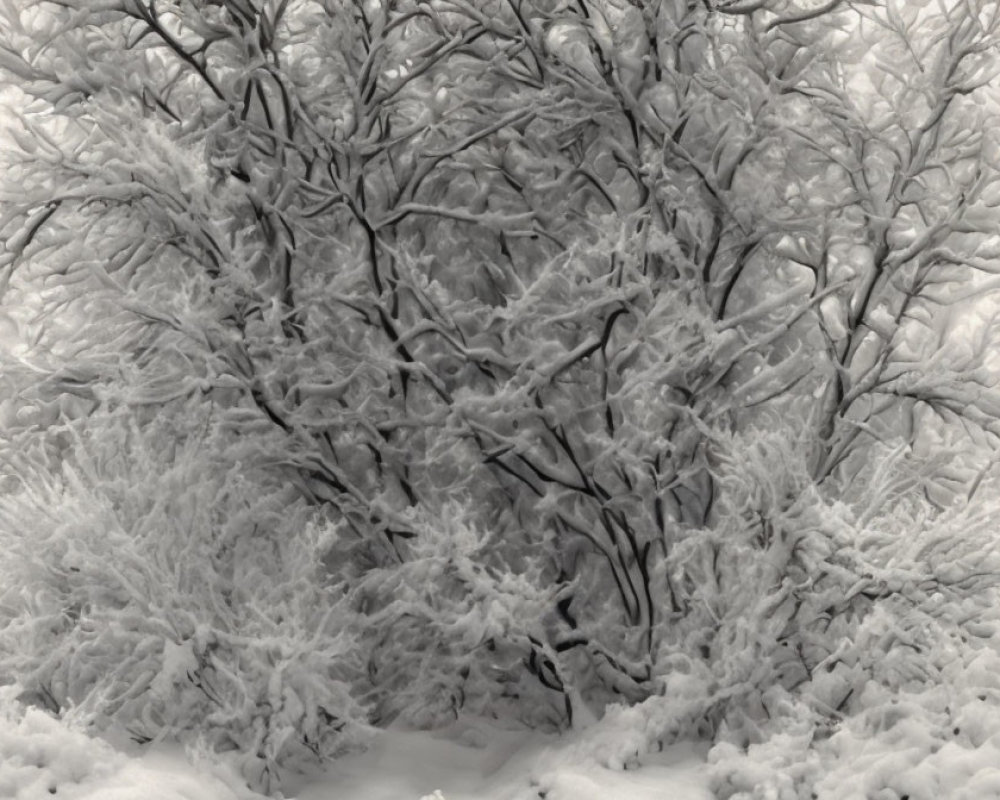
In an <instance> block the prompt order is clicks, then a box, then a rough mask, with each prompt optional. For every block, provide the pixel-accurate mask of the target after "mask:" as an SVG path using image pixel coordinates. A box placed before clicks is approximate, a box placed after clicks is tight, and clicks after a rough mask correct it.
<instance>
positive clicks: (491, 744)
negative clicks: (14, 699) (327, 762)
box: [0, 709, 711, 800]
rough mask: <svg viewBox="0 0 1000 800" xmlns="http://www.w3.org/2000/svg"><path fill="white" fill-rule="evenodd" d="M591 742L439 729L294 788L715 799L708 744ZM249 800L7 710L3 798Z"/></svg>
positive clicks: (217, 779) (385, 798) (482, 728)
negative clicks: (622, 754) (618, 760)
mask: <svg viewBox="0 0 1000 800" xmlns="http://www.w3.org/2000/svg"><path fill="white" fill-rule="evenodd" d="M592 744H593V743H592V742H589V741H584V740H583V739H581V738H580V736H579V735H570V736H566V737H561V738H559V737H553V736H546V735H542V734H533V733H526V732H524V731H509V730H501V729H498V728H496V727H495V726H492V725H489V724H486V723H482V722H464V723H462V724H460V725H456V726H454V727H453V728H451V729H449V730H446V731H441V732H438V733H436V734H434V733H424V732H408V731H396V730H391V731H387V732H385V733H384V734H382V735H380V736H378V737H377V738H376V739H375V740H374V741H373V742H372V744H371V747H370V748H369V749H368V750H366V751H365V752H363V753H357V754H354V755H348V756H345V757H344V758H342V759H339V760H338V761H336V762H335V763H333V764H332V765H331V766H330V767H329V768H328V769H327V770H326V771H325V772H324V773H322V774H321V775H318V776H314V777H312V778H311V779H302V780H301V781H300V783H299V785H298V786H294V785H293V786H287V787H286V797H288V798H296V799H297V800H334V799H336V800H537V799H538V798H540V797H544V798H545V800H654V798H655V800H663V798H670V800H709V798H711V793H710V792H709V789H708V767H707V765H706V763H705V749H706V748H705V747H704V746H702V745H693V744H681V745H677V746H674V747H671V748H668V749H667V750H666V751H665V752H663V753H657V754H654V755H650V756H647V757H646V758H644V759H643V760H642V763H641V764H634V765H633V768H632V769H628V770H612V769H608V768H606V767H603V766H601V765H599V764H598V763H597V762H596V761H595V760H594V754H593V752H592ZM52 796H55V797H57V798H66V799H68V800H249V798H251V797H256V795H252V794H251V793H250V792H249V791H248V790H244V789H241V788H240V787H239V785H238V781H236V779H235V778H233V777H232V775H231V774H228V773H226V772H225V771H224V770H223V769H222V768H218V769H209V768H208V767H205V766H193V765H191V764H190V763H188V762H187V761H186V760H185V759H184V757H183V756H182V755H181V754H179V753H177V752H171V751H169V750H164V749H162V748H161V749H154V751H153V752H152V753H149V754H146V755H143V756H141V757H132V756H129V755H127V754H126V753H124V752H122V751H120V750H116V749H115V748H113V747H112V746H111V745H109V744H107V743H106V742H104V741H101V740H99V739H95V738H91V737H89V736H87V735H86V734H85V733H83V732H81V731H78V730H75V729H73V728H72V727H71V726H68V725H67V724H65V723H64V722H61V721H59V720H56V719H54V718H52V717H50V716H49V715H48V714H45V713H44V712H42V711H38V710H34V709H29V710H27V711H26V712H24V714H23V715H20V714H14V713H8V714H6V715H3V714H0V798H4V800H42V798H49V797H52Z"/></svg>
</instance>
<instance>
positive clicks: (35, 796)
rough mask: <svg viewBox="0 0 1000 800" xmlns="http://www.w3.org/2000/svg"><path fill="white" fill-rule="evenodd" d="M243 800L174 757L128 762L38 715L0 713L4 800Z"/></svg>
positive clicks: (79, 733)
mask: <svg viewBox="0 0 1000 800" xmlns="http://www.w3.org/2000/svg"><path fill="white" fill-rule="evenodd" d="M53 796H55V797H58V798H63V800H246V798H247V797H248V796H252V795H246V794H239V795H238V794H236V793H235V792H234V791H233V790H232V789H230V788H228V787H227V786H226V785H225V784H224V783H223V782H222V781H221V780H219V779H218V778H216V777H215V776H213V775H209V774H206V773H204V772H203V771H202V770H200V769H198V768H196V767H193V766H192V765H190V764H188V763H187V761H186V760H185V759H184V757H183V756H182V755H180V754H177V755H167V754H154V755H150V756H147V757H143V758H141V759H136V758H129V757H128V756H127V755H125V754H124V753H121V752H119V751H117V750H115V749H114V748H113V747H112V746H111V745H110V744H108V743H106V742H104V741H102V740H100V739H95V738H92V737H90V736H88V735H87V734H86V733H84V732H83V731H81V730H77V729H75V728H74V727H72V726H71V725H69V724H67V723H66V722H64V721H62V720H58V719H56V718H54V717H52V716H50V715H49V714H46V713H45V712H43V711H39V710H38V709H33V708H28V709H24V710H23V711H15V710H13V708H8V709H5V710H4V712H3V713H0V797H2V798H4V799H5V800H42V798H50V797H53Z"/></svg>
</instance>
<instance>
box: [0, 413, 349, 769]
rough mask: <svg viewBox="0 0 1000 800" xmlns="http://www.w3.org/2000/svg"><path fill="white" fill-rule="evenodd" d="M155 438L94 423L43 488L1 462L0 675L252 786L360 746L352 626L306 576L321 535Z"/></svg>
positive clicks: (110, 420)
mask: <svg viewBox="0 0 1000 800" xmlns="http://www.w3.org/2000/svg"><path fill="white" fill-rule="evenodd" d="M169 428H170V426H168V425H167V424H166V422H159V423H158V422H156V421H152V422H150V423H149V424H148V426H147V427H145V428H144V429H143V430H141V431H140V430H139V429H138V428H136V427H135V426H133V425H131V424H130V423H129V421H128V417H127V416H123V414H121V413H109V414H108V415H106V416H103V417H102V416H98V417H95V418H91V419H90V420H88V422H87V424H86V425H84V426H67V427H65V428H63V429H62V430H60V431H58V435H60V436H63V437H68V438H69V439H70V440H72V442H73V444H72V447H71V449H70V451H69V454H68V456H67V458H66V460H65V462H64V463H63V464H62V467H61V469H60V470H59V471H58V472H55V473H53V472H51V471H50V470H49V468H48V464H45V463H37V462H33V461H32V460H31V458H30V457H29V456H30V454H31V451H30V448H29V449H28V451H27V452H26V453H25V454H24V455H22V457H20V458H17V459H16V461H15V463H16V464H17V465H18V466H19V467H20V473H19V478H20V484H21V485H20V488H19V489H18V490H16V491H13V492H11V493H9V494H5V495H3V496H0V573H2V574H4V575H17V576H18V582H16V583H8V584H7V585H5V587H4V589H3V591H2V595H0V674H2V675H4V676H6V678H7V680H11V679H14V680H16V681H17V685H18V686H19V687H20V689H21V690H22V698H23V699H26V700H29V701H31V702H33V703H35V704H37V705H41V706H43V707H45V708H47V709H49V710H50V711H52V712H59V713H71V714H73V715H75V716H78V717H82V718H89V719H91V720H95V721H97V722H98V723H99V724H100V725H106V724H110V723H114V724H117V725H119V726H122V727H124V728H125V729H127V730H128V732H129V733H130V734H131V735H132V736H133V737H134V738H135V739H137V740H140V741H147V740H150V739H159V738H163V737H167V736H179V737H180V738H182V739H188V740H192V739H194V738H197V737H201V738H204V739H206V740H207V741H208V742H209V743H210V744H211V746H212V747H213V748H214V749H216V750H219V751H235V752H236V753H238V754H239V757H240V760H241V762H242V767H243V769H244V772H245V774H246V776H247V778H248V779H249V780H251V781H253V782H255V783H257V784H260V785H265V786H267V785H269V784H270V783H271V781H272V780H273V778H274V775H273V773H274V771H275V770H276V769H277V766H278V765H279V764H280V765H283V766H284V765H287V766H294V765H295V764H297V763H301V762H302V761H303V759H305V758H310V757H311V758H315V757H320V758H322V757H327V756H330V755H333V754H336V753H338V752H340V751H342V750H343V749H345V748H348V747H350V746H352V745H354V744H355V743H356V742H358V740H359V736H360V735H361V734H362V732H363V730H364V723H365V719H366V713H365V709H364V708H363V706H362V705H361V704H359V702H358V701H356V700H355V699H354V696H353V694H352V690H351V685H352V682H353V681H354V680H356V678H357V676H358V674H359V671H360V669H361V665H362V662H361V659H360V656H359V650H358V644H357V642H356V638H355V633H354V629H353V627H352V625H351V621H352V620H353V619H354V617H353V615H352V614H350V613H349V612H348V611H347V609H346V605H345V602H344V600H343V597H342V592H340V591H339V590H338V589H337V588H336V587H335V586H333V584H332V583H331V582H330V581H328V580H327V576H326V574H325V569H324V567H323V563H324V562H323V557H324V555H325V553H326V552H327V550H328V548H329V546H330V541H331V538H332V537H333V536H334V534H333V531H332V528H331V526H330V525H329V524H328V523H325V522H323V520H322V519H321V518H319V517H317V515H316V514H315V513H314V511H313V510H312V509H309V508H308V507H307V506H306V505H305V504H304V503H303V502H302V501H301V500H299V499H296V498H295V497H294V496H293V495H292V494H291V493H289V492H288V491H286V490H283V489H281V488H280V487H279V486H276V485H271V484H266V483H265V484H255V483H254V482H253V481H254V476H253V475H248V474H247V472H246V470H244V469H242V468H241V467H240V466H239V465H234V466H229V467H228V468H227V467H220V465H219V464H218V463H216V462H213V461H212V460H211V459H206V458H205V457H204V454H203V452H202V447H204V446H205V442H204V441H203V440H201V439H199V438H198V437H196V436H192V437H191V438H188V439H184V438H177V433H178V432H177V431H176V430H173V429H169ZM168 429H169V430H168ZM49 433H50V435H51V434H52V433H53V432H52V431H50V432H49ZM168 434H169V435H168Z"/></svg>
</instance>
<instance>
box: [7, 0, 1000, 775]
mask: <svg viewBox="0 0 1000 800" xmlns="http://www.w3.org/2000/svg"><path fill="white" fill-rule="evenodd" d="M3 18H4V22H5V29H4V33H2V34H0V67H2V68H3V69H4V70H5V71H6V74H7V75H8V78H9V80H10V82H11V84H12V85H13V86H16V87H17V91H18V92H19V93H18V95H17V98H18V99H17V102H19V103H20V104H21V105H22V113H21V114H20V115H18V119H17V121H16V123H15V124H13V125H12V126H11V128H10V132H9V135H10V136H11V137H12V138H13V140H14V141H16V144H17V146H16V147H15V148H13V149H12V151H11V153H10V155H9V156H8V159H7V160H8V162H9V164H8V166H7V168H6V175H5V178H4V187H5V188H4V195H3V198H4V206H3V210H4V213H3V216H2V218H0V231H2V234H3V237H4V241H5V253H4V255H3V257H2V263H3V265H4V266H3V270H4V272H3V276H4V282H5V285H6V287H7V298H8V301H7V302H8V307H9V308H10V309H11V311H10V313H11V315H12V317H13V319H14V320H15V321H17V322H18V324H19V325H20V327H21V329H22V331H24V336H25V337H26V339H25V342H26V343H25V344H23V345H21V346H20V347H19V348H12V349H11V350H10V353H9V357H10V359H9V360H11V361H14V360H19V361H20V362H21V363H22V364H23V365H25V367H26V369H27V371H26V372H25V374H23V375H20V376H14V377H12V378H11V380H12V381H14V382H15V383H16V387H17V394H16V397H15V399H13V400H11V401H9V407H8V409H7V410H8V412H9V413H8V424H7V436H8V439H9V441H10V445H9V447H8V448H7V450H8V452H9V453H10V454H11V455H10V456H9V460H10V463H11V464H12V465H13V469H12V470H11V477H9V478H8V481H9V483H8V488H9V490H10V491H9V493H8V494H7V495H5V497H4V498H2V502H0V519H2V525H3V534H2V535H3V541H4V543H5V544H4V549H5V550H6V551H8V552H7V553H6V554H5V555H4V556H3V558H4V559H5V560H8V561H10V563H11V564H12V565H13V566H9V567H8V568H9V569H16V570H18V571H19V574H21V575H23V576H24V577H25V578H26V580H25V581H24V585H23V586H19V587H14V588H13V589H11V590H9V591H8V592H7V594H5V595H4V601H3V605H2V606H0V611H2V613H3V616H4V622H5V623H6V627H5V628H4V629H3V634H2V637H3V638H2V642H3V645H2V650H0V654H2V656H3V659H4V664H5V671H6V672H8V673H9V674H16V675H17V676H18V679H19V681H20V682H21V683H22V684H23V687H24V690H25V697H27V698H31V699H34V700H35V701H37V702H43V703H45V704H47V705H49V706H50V707H52V708H53V709H55V710H59V709H66V708H69V707H70V706H74V705H77V706H82V707H83V708H85V709H86V710H87V713H89V714H93V715H98V716H101V715H103V716H104V717H108V718H112V719H115V720H117V721H118V722H120V723H123V724H125V725H126V726H127V727H129V729H130V730H132V731H133V733H134V735H136V736H137V737H140V738H151V737H155V736H159V735H167V734H169V733H173V732H176V731H179V730H183V729H186V728H192V729H195V730H198V731H201V732H205V731H209V732H211V734H210V736H211V739H212V742H213V744H214V745H215V746H216V747H218V748H220V749H227V748H233V749H237V750H239V751H242V752H244V753H246V754H248V756H249V760H248V761H247V765H248V766H247V769H248V770H257V769H263V770H265V773H264V774H265V775H273V770H274V768H275V766H276V765H277V764H279V763H282V762H286V761H290V760H292V759H293V757H294V754H295V753H300V752H302V753H309V752H312V753H314V754H317V755H326V754H330V753H334V752H336V751H337V750H338V749H339V748H340V747H342V746H345V745H348V744H350V743H351V742H353V741H354V740H355V738H356V735H357V734H358V733H359V732H360V731H361V730H362V728H363V727H364V724H365V723H367V722H375V723H383V722H386V721H388V720H391V719H393V718H395V717H396V716H398V715H400V714H402V715H404V717H405V718H407V719H408V720H409V721H411V722H416V723H418V724H427V725H433V724H437V723H439V722H441V721H443V720H445V719H448V718H450V716H451V715H454V714H457V713H459V712H460V711H461V710H462V709H466V710H473V711H477V712H482V713H487V714H495V715H502V716H514V717H517V718H520V719H522V720H524V721H526V722H529V723H531V724H536V725H537V724H547V725H557V726H563V725H567V724H571V723H572V722H573V720H574V719H576V720H579V719H581V717H582V716H589V715H590V714H591V713H593V712H599V711H600V710H601V709H602V708H603V707H604V706H605V705H606V704H607V703H608V702H611V701H624V702H627V703H639V702H643V701H648V702H647V706H644V707H651V704H652V705H656V704H658V706H657V707H658V708H659V707H660V706H662V708H660V711H659V712H657V714H656V715H655V719H657V720H658V722H657V723H656V725H654V726H653V727H654V728H656V729H655V730H651V731H650V732H649V735H650V738H651V739H652V738H656V737H662V736H669V735H677V734H678V733H682V732H691V731H698V732H700V733H702V734H705V735H716V734H721V735H724V736H726V737H728V738H730V739H732V740H733V741H735V742H737V743H746V742H748V741H750V740H753V739H754V738H755V737H759V733H758V732H757V726H758V724H759V723H760V721H761V720H762V719H764V718H765V717H766V716H767V715H769V714H770V713H771V711H770V710H769V708H768V702H769V701H768V699H767V698H771V699H772V700H773V698H774V697H775V692H778V693H781V692H794V693H795V696H796V697H798V698H800V701H801V702H804V703H806V704H807V705H809V706H810V707H811V708H812V710H813V711H814V712H815V713H816V715H817V716H816V719H817V720H819V721H818V722H817V723H816V724H817V726H818V728H821V727H822V725H823V724H824V723H823V722H822V720H830V719H833V718H836V717H837V716H838V715H839V714H842V713H846V712H847V711H849V709H850V704H851V702H852V700H851V698H852V696H854V697H856V696H857V695H858V694H860V689H861V688H862V687H863V686H864V685H865V683H866V682H867V681H869V680H876V681H880V682H882V683H883V684H886V685H897V684H898V685H905V684H907V682H908V681H910V680H911V679H914V678H921V679H926V678H927V677H928V675H932V673H933V670H934V669H935V667H934V664H933V660H932V659H928V657H927V655H926V654H927V653H928V652H932V651H936V650H935V648H938V647H939V646H943V645H941V642H944V641H949V642H950V641H952V640H953V639H956V637H957V640H961V641H964V639H963V637H966V638H968V637H969V636H971V635H973V634H972V633H970V632H969V630H968V626H967V624H966V623H967V622H968V620H967V619H965V618H964V617H963V615H962V614H960V613H958V612H957V611H955V609H956V608H958V607H963V608H964V607H965V606H962V604H963V603H973V604H975V603H976V602H984V603H985V602H989V599H990V596H989V595H988V594H986V592H987V590H988V588H989V587H991V586H992V585H993V583H994V576H995V574H996V573H995V572H994V564H993V562H992V561H991V559H992V558H993V555H992V548H993V544H992V540H993V538H994V536H993V534H992V530H991V526H990V525H989V523H988V516H987V511H986V510H984V505H983V498H984V497H986V496H988V493H986V492H985V491H984V490H982V486H984V485H985V483H986V482H988V481H989V480H990V477H989V476H990V467H991V464H992V454H993V452H994V448H995V444H996V438H995V433H996V424H997V417H998V414H1000V398H998V396H997V394H996V393H995V392H994V391H993V390H992V382H993V378H992V375H993V372H992V371H991V369H990V367H991V366H993V365H992V364H991V362H990V356H989V353H990V348H991V346H992V344H993V340H994V335H993V334H994V325H993V319H992V316H991V314H992V311H991V309H992V306H991V305H990V303H989V301H988V299H987V300H983V299H979V298H981V297H986V298H988V297H989V293H990V291H991V290H992V288H993V282H992V280H991V279H990V275H992V274H993V273H994V272H995V271H996V268H995V258H996V256H997V239H996V237H995V235H994V230H995V226H996V221H997V216H996V211H995V205H996V203H997V202H998V200H1000V194H998V191H997V188H998V185H1000V184H998V181H997V170H998V168H1000V149H998V148H1000V140H997V139H996V138H995V136H994V134H993V133H992V128H991V127H990V126H991V124H992V123H993V122H995V121H996V120H995V117H996V108H995V101H994V98H993V97H992V96H991V95H990V93H989V91H988V82H989V80H990V78H991V77H992V76H993V74H994V73H995V69H996V67H995V56H994V55H993V49H995V46H996V44H997V30H998V25H1000V10H998V9H997V8H996V7H995V5H994V4H992V3H989V2H985V0H982V1H977V0H973V2H969V1H968V0H961V2H957V1H956V2H941V3H936V4H932V3H920V2H917V3H915V2H907V3H903V2H891V1H890V2H879V3H876V4H868V3H865V4H861V3H857V4H855V3H851V2H846V1H841V0H830V2H826V3H811V2H794V1H793V0H755V1H754V2H738V1H737V2H726V3H723V2H718V3H714V4H713V3H704V2H683V1H682V0H649V1H648V2H645V1H644V2H636V3H634V4H631V3H627V2H625V1H624V0H621V1H620V2H619V0H582V1H581V2H578V3H557V2H551V3H550V2H517V1H516V0H468V1H466V0H427V1H426V2H416V1H415V0H414V1H410V0H403V1H402V2H357V3H348V2H340V0H281V2H277V1H275V2H266V3H265V2H261V3H255V2H253V0H223V1H222V2H211V3H208V2H204V3H203V2H194V1H193V0H174V1H173V2H165V0H148V2H144V1H142V2H141V1H140V0H107V1H106V2H101V3H90V2H76V0H64V2H60V3H45V2H43V3H37V4H34V3H32V4H26V3H7V4H5V5H4V6H3ZM12 374H13V373H12ZM15 476H16V477H15ZM43 543H44V545H45V546H44V547H42V545H43ZM880 626H882V627H880ZM963 626H964V627H963ZM126 655H128V656H129V657H128V658H127V659H125V660H123V658H125V656H126ZM107 664H115V665H116V668H115V670H113V671H108V670H107V669H106V665H107ZM11 668H13V672H11ZM911 672H912V674H911ZM651 698H663V699H661V700H656V699H651ZM671 704H673V705H671ZM664 709H666V710H665V711H664ZM254 774H255V775H259V773H254Z"/></svg>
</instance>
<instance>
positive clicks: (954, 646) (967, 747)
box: [709, 608, 1000, 800]
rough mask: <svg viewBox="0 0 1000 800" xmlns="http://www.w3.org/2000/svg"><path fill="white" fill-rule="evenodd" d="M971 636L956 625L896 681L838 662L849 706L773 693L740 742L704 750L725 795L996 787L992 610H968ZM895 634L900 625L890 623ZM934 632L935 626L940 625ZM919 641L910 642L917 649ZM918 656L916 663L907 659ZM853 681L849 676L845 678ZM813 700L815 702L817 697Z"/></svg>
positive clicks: (996, 654) (726, 798)
mask: <svg viewBox="0 0 1000 800" xmlns="http://www.w3.org/2000/svg"><path fill="white" fill-rule="evenodd" d="M974 613H975V614H976V618H975V621H974V623H973V624H972V627H973V628H974V629H976V630H978V631H980V633H982V634H984V636H983V638H982V639H980V640H979V641H978V642H976V641H971V642H970V641H969V640H968V638H969V637H968V636H967V635H966V636H962V635H961V634H959V633H957V631H956V637H955V639H956V641H954V642H947V641H945V640H944V639H943V638H942V639H939V641H938V647H937V648H935V649H933V650H932V651H931V652H928V653H926V656H927V657H926V659H924V661H923V662H922V663H923V664H924V665H925V669H926V671H925V673H924V674H921V675H917V674H912V673H911V674H910V675H909V676H906V678H907V679H905V680H901V681H899V682H898V683H897V684H896V685H892V684H891V683H887V682H878V681H875V680H871V679H867V678H865V677H864V676H863V673H862V672H861V671H859V670H857V669H856V668H848V667H846V666H844V665H842V664H841V665H838V666H839V667H840V669H839V670H838V669H834V670H833V672H837V671H840V672H843V673H844V675H843V676H840V677H842V678H843V685H845V686H847V691H848V693H849V694H850V695H851V697H850V702H847V703H845V704H844V705H845V707H847V708H848V709H849V711H848V712H846V713H844V714H842V715H837V716H838V717H839V719H836V720H832V719H831V716H830V715H821V714H819V713H817V711H816V709H815V708H814V707H813V708H811V707H810V706H809V705H808V704H807V701H809V700H813V701H815V696H809V695H807V694H804V695H802V696H801V697H800V698H792V697H791V696H790V695H788V694H786V693H782V692H775V693H772V696H771V697H772V700H773V701H774V702H773V705H772V707H771V709H770V711H771V713H772V714H773V716H772V718H771V719H770V720H768V721H767V722H764V723H762V724H761V728H760V741H758V742H756V743H753V744H750V745H749V747H747V748H745V749H744V748H741V747H738V746H736V745H733V744H730V743H726V742H721V743H719V744H717V745H716V746H715V747H713V748H712V750H711V752H710V754H709V762H710V764H711V777H712V788H713V790H714V792H715V795H716V797H719V798H722V799H723V800H750V799H751V798H754V799H755V800H756V798H768V799H769V800H811V798H818V800H858V799H860V798H866V799H869V798H870V799H871V800H901V798H904V797H905V798H908V800H939V798H944V797H947V798H949V799H950V800H975V799H976V798H987V797H997V796H1000V638H998V637H996V636H995V635H989V636H987V635H986V634H987V633H988V631H990V630H991V629H994V628H995V626H996V621H997V618H998V614H997V612H996V611H993V610H984V609H982V608H980V609H978V610H975V611H974ZM895 633H896V634H897V635H898V633H899V631H896V632H895ZM938 633H941V632H940V631H939V632H938ZM920 647H921V645H920V644H916V643H914V648H915V649H916V651H919V648H920ZM912 663H916V662H912ZM852 677H853V678H854V679H855V680H856V683H855V684H854V685H853V686H852V685H850V678H852ZM814 705H815V703H814Z"/></svg>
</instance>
